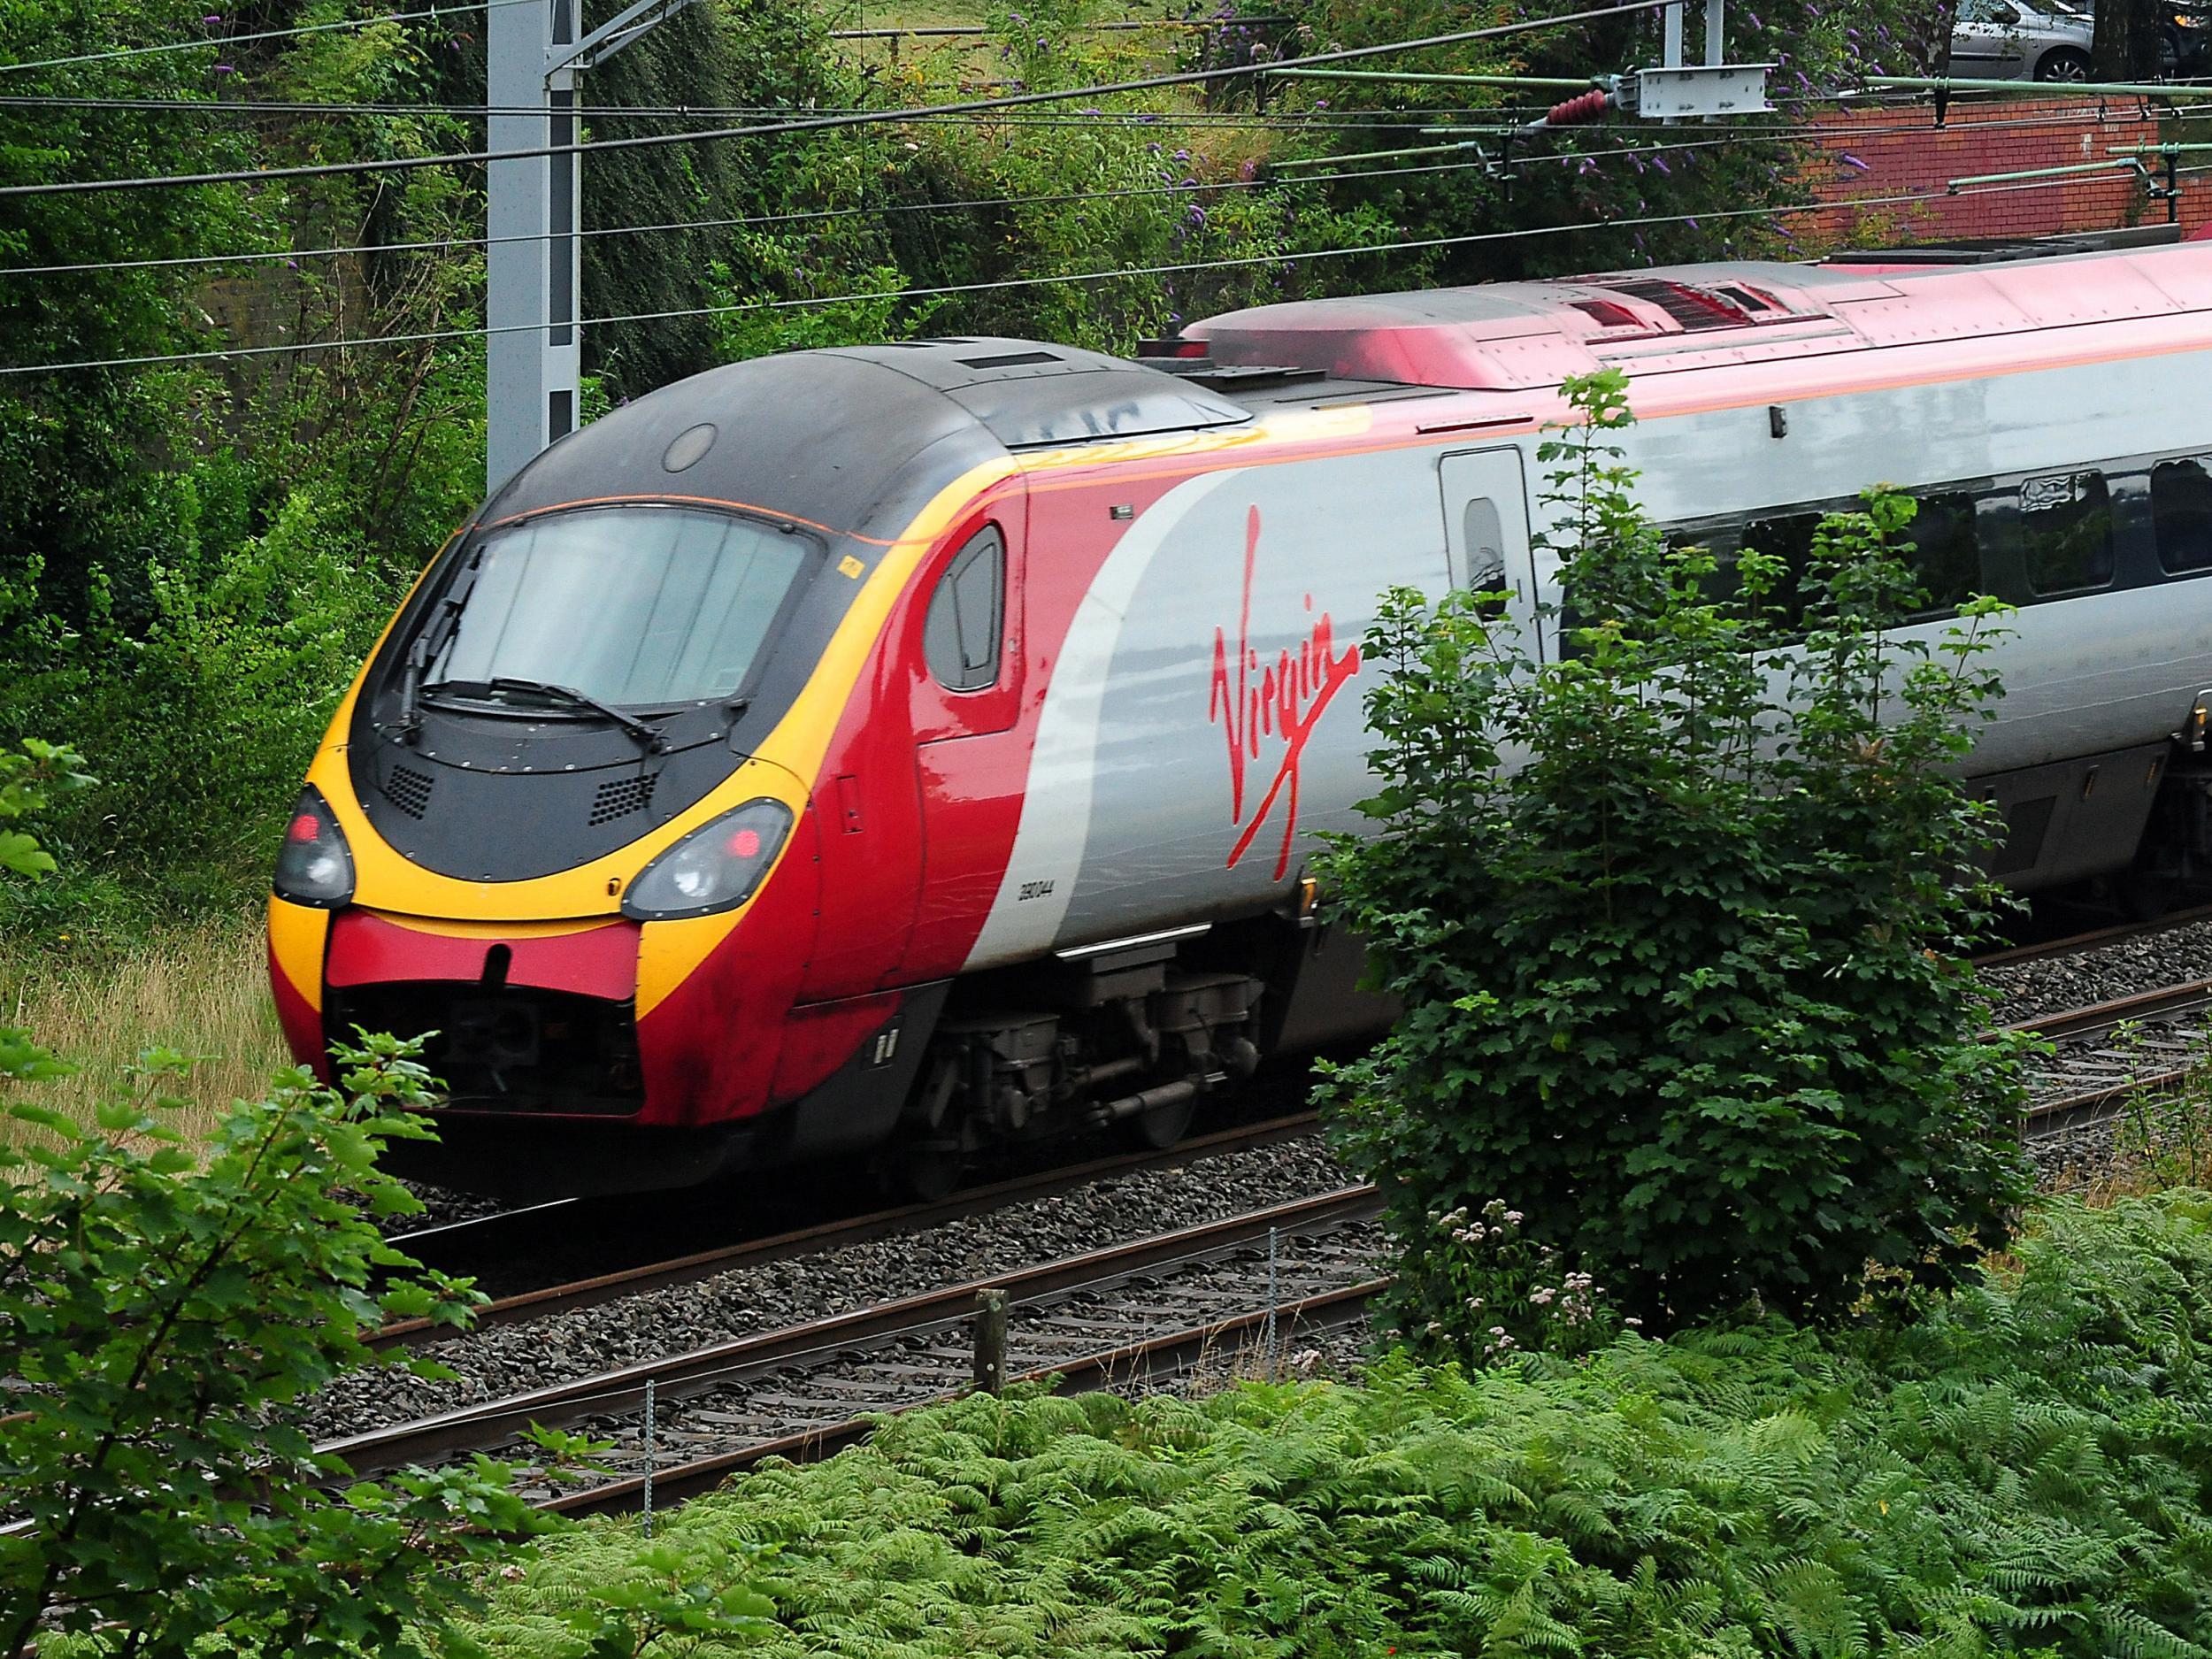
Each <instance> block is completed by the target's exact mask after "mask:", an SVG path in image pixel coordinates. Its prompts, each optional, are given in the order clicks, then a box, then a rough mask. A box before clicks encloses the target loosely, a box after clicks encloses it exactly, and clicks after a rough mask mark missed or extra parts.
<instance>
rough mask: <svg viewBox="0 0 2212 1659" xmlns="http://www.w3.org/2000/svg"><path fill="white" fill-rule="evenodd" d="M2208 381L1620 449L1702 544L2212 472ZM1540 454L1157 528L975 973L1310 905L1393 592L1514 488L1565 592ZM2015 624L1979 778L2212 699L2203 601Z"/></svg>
mask: <svg viewBox="0 0 2212 1659" xmlns="http://www.w3.org/2000/svg"><path fill="white" fill-rule="evenodd" d="M2208 377H2212V353H2208V352H2193V353H2176V354H2174V355H2173V356H2170V357H2164V358H2154V359H2147V360H2146V359H2135V360H2132V361H2126V362H2120V363H2106V364H2093V365H2078V366H2071V367H2063V368H2055V369H2048V370H2040V371H2036V372H2032V373H2014V374H2008V375H2001V376H1997V377H1994V378H1988V379H1978V380H1955V381H1948V382H1935V383H1931V384H1925V385H1917V386H1909V387H1902V388H1893V389H1887V390H1879V391H1871V392H1855V393H1850V394H1844V395H1838V396H1825V397H1818V398H1808V399H1806V400H1803V401H1801V402H1794V403H1791V404H1790V405H1789V406H1788V423H1787V435H1786V437H1783V438H1779V439H1778V438H1776V437H1775V436H1774V435H1773V434H1772V432H1771V430H1770V421H1769V416H1768V411H1767V410H1766V409H1765V408H1764V407H1755V408H1739V409H1726V410H1720V411H1710V412H1702V413H1694V414H1685V415H1672V416H1667V417H1664V418H1661V419H1651V420H1648V421H1647V422H1645V423H1643V424H1641V425H1640V426H1636V427H1634V428H1632V429H1631V430H1630V431H1629V432H1627V433H1626V434H1623V439H1622V442H1623V447H1624V449H1626V451H1627V453H1628V457H1629V458H1630V460H1631V461H1632V464H1633V465H1636V466H1637V467H1639V468H1640V469H1641V471H1642V473H1643V480H1642V485H1641V490H1640V498H1641V502H1642V504H1643V506H1644V509H1645V511H1647V513H1648V514H1649V515H1650V516H1651V517H1652V518H1655V519H1657V520H1659V521H1662V522H1667V521H1673V520H1683V519H1694V518H1704V517H1709V516H1713V515H1719V514H1730V513H1738V514H1741V513H1748V512H1751V511H1755V510H1760V509H1771V508H1774V507H1777V506H1779V505H1784V504H1787V503H1799V502H1808V501H1816V500H1820V499H1823V498H1830V497H1841V496H1848V495H1855V493H1856V492H1857V491H1859V490H1860V489H1862V488H1864V487H1866V486H1867V485H1869V484H1871V483H1875V482H1893V483H1896V484H1900V485H1908V486H1909V485H1919V484H1927V483H1940V482H1947V481H1952V480H1971V479H1976V478H1982V477H1987V476H1991V475H2001V474H2004V473H2008V472H2022V471H2031V472H2032V471H2036V470H2039V469H2045V468H2048V469H2052V470H2060V469H2064V468H2067V467H2070V466H2089V465H2096V464H2098V463H2100V462H2102V461H2105V460H2108V459H2116V458H2119V457H2129V456H2135V455H2141V454H2146V453H2162V454H2176V453H2183V452H2186V451H2189V450H2192V449H2204V450H2212V400H2207V399H2205V398H2204V397H2203V396H2201V388H2202V387H2203V386H2204V385H2205V384H2206V381H2207V380H2208ZM1539 442H1540V440H1539V439H1538V438H1537V437H1535V436H1532V435H1530V436H1521V437H1517V438H1513V439H1509V440H1496V441H1492V442H1470V441H1469V437H1468V434H1464V433H1462V434H1457V441H1456V442H1453V441H1451V440H1450V439H1449V438H1440V440H1439V441H1438V442H1436V444H1435V446H1434V447H1433V448H1386V449H1375V450H1371V451H1369V452H1365V453H1361V454H1356V455H1350V456H1340V457H1327V458H1323V459H1317V460H1313V461H1300V462H1292V463H1286V464H1279V465H1269V466H1238V465H1228V464H1225V465H1224V466H1223V468H1222V469H1221V470H1219V471H1216V472H1208V473H1205V474H1202V475H1201V476H1199V477H1196V478H1193V479H1189V480H1186V481H1184V482H1183V483H1181V484H1179V485H1178V486H1176V487H1175V488H1173V489H1171V490H1170V491H1169V492H1168V493H1167V494H1166V495H1164V497H1162V498H1161V499H1160V500H1159V501H1158V502H1156V503H1155V504H1153V505H1152V506H1151V507H1149V508H1148V509H1147V510H1146V511H1144V512H1142V513H1141V515H1140V516H1139V517H1138V518H1137V520H1136V522H1135V523H1133V525H1132V526H1130V528H1129V529H1128V530H1127V531H1126V532H1125V534H1124V535H1123V537H1122V539H1121V541H1120V542H1119V543H1118V545H1117V546H1116V547H1115V548H1114V549H1113V550H1112V552H1111V553H1110V555H1109V556H1108V557H1107V560H1106V562H1105V565H1104V566H1103V568H1102V571H1101V572H1100V575H1099V577H1098V580H1097V581H1096V582H1095V583H1094V587H1093V589H1092V591H1091V593H1090V595H1089V596H1088V597H1087V599H1086V600H1085V602H1084V603H1083V605H1082V608H1081V611H1080V612H1079V615H1078V617H1077V618H1076V620H1075V622H1074V624H1073V626H1071V631H1070V634H1069V637H1068V639H1067V641H1065V643H1064V647H1063V649H1062V650H1061V653H1060V656H1059V658H1058V660H1057V661H1056V663H1055V664H1053V666H1052V674H1051V680H1050V683H1049V685H1048V688H1047V691H1046V695H1045V700H1044V707H1043V710H1042V714H1041V725H1040V729H1039V735H1038V741H1037V744H1036V749H1035V753H1034V757H1033V762H1032V765H1031V770H1030V773H1029V779H1028V790H1027V795H1026V800H1025V807H1024V810H1023V815H1022V818H1021V822H1020V826H1019V829H1018V833H1017V836H1016V841H1015V845H1014V849H1013V853H1012V856H1011V858H1010V862H1009V865H1008V869H1007V872H1006V875H1005V879H1004V883H1003V885H1002V889H1001V892H1000V895H999V897H998V900H997V902H996V903H995V906H994V908H993V910H992V913H991V915H990V918H989V920H988V921H987V924H986V926H985V927H984V929H983V931H982V933H981V935H980V937H979V940H978V941H977V944H976V946H975V949H974V950H973V952H972V955H971V956H970V958H969V962H968V964H967V965H968V966H969V967H970V968H982V967H987V966H992V965H997V964H1007V963H1012V962H1018V961H1022V960H1025V959H1027V958H1029V957H1033V956H1038V955H1040V954H1041V953H1043V952H1044V951H1047V950H1048V949H1056V948H1067V947H1071V946H1078V945H1083V944H1087V943H1091V942H1094V941H1101V940H1108V939H1114V938H1118V937H1121V936H1124V935H1129V934H1136V933H1145V932H1148V931H1151V930H1154V929H1157V928H1160V927H1164V926H1172V925H1176V924H1179V923H1184V922H1188V921H1191V920H1193V919H1197V918H1221V917H1228V916H1235V915H1246V914H1252V913H1255V912H1257V911H1259V910H1264V909H1265V908H1267V907H1268V906H1269V905H1270V904H1272V903H1276V902H1281V901H1283V900H1284V899H1286V897H1287V896H1288V895H1290V893H1291V892H1292V890H1293V888H1294V885H1295V883H1296V881H1297V879H1298V877H1299V876H1300V875H1301V874H1302V872H1304V870H1305V868H1306V866H1307V864H1308V863H1309V861H1310V857H1311V855H1312V851H1313V849H1314V846H1315V842H1314V840H1313V837H1314V835H1315V833H1317V832H1320V831H1347V832H1353V833H1357V832H1360V831H1362V830H1363V829H1364V828H1365V827H1366V826H1367V820H1366V819H1365V818H1363V817H1362V816H1361V815H1360V814H1359V813H1358V812H1357V811H1356V810H1355V803H1357V802H1358V801H1360V800H1362V799H1363V798H1364V797H1365V796H1367V795H1370V794H1371V793H1372V788H1373V783H1374V780H1373V778H1372V776H1371V773H1370V771H1369V768H1368V765H1367V760H1366V755H1367V750H1368V749H1369V747H1370V743H1371V739H1370V736H1369V734H1368V733H1367V731H1366V730H1365V727H1364V725H1363V713H1362V698H1363V693H1364V692H1365V691H1366V689H1367V688H1368V687H1369V686H1370V685H1371V683H1372V680H1373V677H1374V673H1375V669H1374V667H1373V665H1372V664H1367V663H1365V662H1363V661H1362V662H1357V663H1356V664H1355V663H1354V661H1353V658H1352V657H1351V655H1350V654H1351V653H1353V652H1355V651H1356V648H1357V647H1358V645H1359V642H1360V641H1361V639H1362V637H1363V634H1364V633H1365V631H1366V629H1367V627H1368V626H1369V625H1370V624H1371V621H1372V619H1373V616H1374V611H1375V603H1376V599H1377V596H1378V595H1379V593H1380V592H1381V591H1382V590H1383V589H1385V588H1388V587H1391V586H1393V585H1396V584H1405V585H1409V586H1413V587H1417V588H1421V589H1422V590H1423V591H1425V592H1426V593H1428V594H1430V595H1437V594H1440V593H1441V592H1443V591H1445V590H1446V589H1447V588H1448V587H1449V586H1450V584H1451V583H1452V581H1453V580H1454V578H1455V572H1466V571H1467V570H1468V569H1469V568H1470V565H1471V561H1472V562H1473V564H1474V565H1475V566H1476V567H1477V568H1479V563H1480V561H1479V551H1478V550H1476V549H1471V548H1470V547H1468V546H1467V545H1466V542H1467V539H1468V537H1469V536H1470V535H1471V534H1475V535H1478V536H1479V534H1481V529H1482V526H1485V525H1487V524H1489V523H1491V522H1492V520H1491V519H1490V518H1489V517H1488V516H1487V515H1486V514H1477V515H1475V516H1474V517H1472V518H1470V517H1469V516H1468V515H1467V514H1466V512H1465V511H1464V508H1465V504H1466V501H1467V499H1468V497H1469V495H1471V492H1472V491H1474V490H1476V489H1478V488H1488V489H1491V490H1494V491H1495V492H1496V495H1495V504H1496V506H1497V508H1498V518H1497V520H1496V522H1497V523H1499V524H1500V525H1502V526H1503V534H1504V535H1505V538H1506V540H1507V541H1509V543H1511V545H1509V546H1508V547H1506V548H1505V549H1502V552H1503V555H1504V560H1503V562H1504V565H1505V569H1506V572H1507V575H1508V577H1509V580H1510V583H1511V585H1512V586H1513V587H1514V588H1516V589H1517V590H1518V589H1520V588H1521V587H1522V585H1523V584H1524V583H1526V584H1527V587H1528V590H1529V591H1530V592H1534V593H1542V594H1544V595H1546V596H1548V597H1555V596H1556V595H1555V593H1553V592H1552V591H1551V586H1552V578H1553V576H1554V574H1555V572H1552V571H1550V570H1548V569H1543V568H1540V567H1538V566H1537V565H1535V564H1534V563H1533V561H1532V554H1531V551H1530V548H1529V543H1528V518H1529V516H1530V515H1531V514H1532V513H1540V511H1541V506H1540V503H1534V502H1532V501H1529V500H1527V499H1525V498H1522V499H1514V498H1513V497H1512V495H1511V485H1510V482H1509V480H1511V479H1512V478H1513V477H1514V475H1515V474H1514V469H1513V462H1514V460H1515V458H1516V457H1515V456H1513V455H1512V454H1509V453H1505V452H1507V451H1517V460H1518V467H1519V474H1518V475H1519V476H1520V477H1521V478H1523V479H1525V480H1528V481H1529V482H1530V483H1534V482H1535V480H1540V478H1541V476H1542V468H1541V466H1540V464H1539V463H1538V461H1537V459H1536V453H1535V452H1536V449H1537V446H1538V443H1539ZM1484 457H1486V458H1484ZM1526 597H1527V594H1523V595H1522V598H1523V601H1524V605H1523V608H1524V609H1525V599H1526ZM2009 626H2010V627H2011V629H2012V630H2013V636H2012V637H2011V638H2009V639H2008V640H2007V641H2004V642H2003V643H2002V644H2001V646H2000V647H1999V648H1998V649H1997V651H1996V652H1995V653H1994V654H1993V657H1990V658H1987V659H1985V660H1986V661H1988V662H1989V663H1991V664H1992V665H1993V666H1994V667H1996V668H1997V670H1998V671H1999V672H2000V673H2001V676H2002V679H2003V681H2004V684H2005V686H2006V688H2007V695H2006V697H2005V700H2004V702H2003V703H2002V704H2001V709H2000V711H1999V718H1998V719H1997V720H1996V721H1995V723H1994V724H1993V725H1992V726H1989V727H1987V728H1985V731H1984V733H1982V735H1981V736H1980V738H1979V740H1978V748H1977V749H1976V752H1975V756H1974V759H1973V763H1972V765H1971V768H1970V770H1971V771H1972V772H1974V773H1975V774H1976V775H1985V774H1992V773H1999V772H2014V771H2017V770H2020V769H2023V768H2029V767H2035V766H2040V765H2044V764H2049V763H2052V762H2057V761H2062V760H2067V759H2070V758H2076V757H2084V756H2089V755H2094V754H2100V753H2105V752H2109V751H2118V750H2124V749H2132V748H2135V747H2137V746H2140V745H2144V744H2148V743H2155V742H2158V741H2162V740H2163V739H2164V738H2165V736H2166V735H2167V734H2168V733H2171V732H2173V731H2174V730H2176V729H2177V726H2180V725H2181V724H2182V722H2183V720H2184V718H2185V716H2186V714H2187V712H2188V710H2189V708H2190V706H2191V703H2192V702H2193V698H2194V697H2195V695H2196V694H2197V692H2198V691H2199V690H2200V688H2202V687H2207V686H2212V583H2200V582H2198V581H2195V580H2173V581H2170V582H2168V583H2166V584H2163V585H2162V586H2156V587H2149V588H2136V589H2132V590H2123V591H2116V592H2109V593H2101V594H2094V595H2085V596H2082V597H2079V598H2074V599H2067V600H2061V601H2056V602H2049V603H2039V604H2036V605H2033V606H2031V607H2028V608H2025V609H2024V610H2022V611H2020V613H2019V614H2018V615H2017V616H2016V617H2015V618H2012V619H2011V621H2010V623H2009ZM1916 632H1917V633H1919V634H1923V635H1924V636H1926V637H1930V638H1933V637H1935V636H1936V635H1938V634H1939V633H1940V632H1941V625H1931V626H1927V627H1924V628H1922V629H1919V630H1916ZM1240 648H1241V649H1240ZM1285 664H1288V665H1289V668H1288V676H1289V677H1288V682H1287V683H1288V688H1287V689H1285V688H1284V687H1283V686H1282V685H1280V684H1279V683H1278V681H1279V680H1280V679H1281V677H1282V672H1283V670H1284V665H1285ZM1271 671H1272V675H1271ZM1236 750H1240V751H1241V760H1240V761H1239V760H1238V759H1236V758H1234V757H1233V751H1236ZM1293 792H1294V794H1295V803H1293V801H1292V799H1291V796H1292V794H1293ZM1293 804H1294V807H1295V810H1294V812H1293ZM1286 837H1287V840H1286ZM1039 882H1050V883H1051V884H1052V886H1051V889H1050V893H1051V896H1050V898H1049V900H1048V901H1045V902H1039V901H1036V900H1034V899H1032V900H1030V901H1028V902H1023V901H1020V900H1019V898H1018V895H1019V894H1020V893H1021V892H1022V891H1023V890H1024V889H1025V887H1028V888H1029V890H1031V891H1032V892H1033V891H1034V890H1035V886H1034V884H1037V883H1039Z"/></svg>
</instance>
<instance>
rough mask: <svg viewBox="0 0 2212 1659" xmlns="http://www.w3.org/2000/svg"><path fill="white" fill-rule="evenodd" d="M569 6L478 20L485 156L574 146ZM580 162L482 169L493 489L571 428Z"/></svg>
mask: <svg viewBox="0 0 2212 1659" xmlns="http://www.w3.org/2000/svg"><path fill="white" fill-rule="evenodd" d="M577 4H578V0H541V3H540V4H534V5H503V6H495V7H494V8H493V9H492V10H491V11H490V12H488V14H487V15H486V19H485V29H484V41H485V64H486V70H487V73H486V90H487V91H488V94H489V102H490V104H491V105H492V107H493V108H495V109H508V110H512V109H522V110H526V111H529V113H527V114H508V115H494V116H492V117H490V118H489V119H488V122H487V128H488V130H487V134H486V137H487V141H488V142H487V143H486V146H485V147H486V148H487V149H488V150H531V149H543V148H545V147H547V146H549V145H554V144H572V143H574V142H576V140H577V127H576V113H575V106H576V70H575V68H574V67H573V65H572V62H570V61H567V60H564V61H562V62H561V64H560V66H559V67H558V68H555V69H551V70H549V68H548V65H549V62H552V61H553V60H555V59H556V58H560V57H561V55H562V54H561V49H563V48H571V49H572V47H573V44H574V42H575V40H576V9H577ZM578 161H579V157H575V156H572V155H569V156H537V157H528V158H526V159H524V160H519V161H495V162H491V163H489V164H488V165H487V166H486V168H485V177H486V191H487V211H486V219H487V221H488V222H487V225H486V229H487V230H488V233H489V234H490V235H491V237H492V242H491V245H490V246H489V247H488V248H487V249H486V250H485V256H484V257H485V288H486V294H485V319H484V320H485V321H486V322H487V323H488V325H490V326H491V327H492V328H493V329H494V330H495V331H496V330H500V329H506V330H509V331H511V332H508V333H504V334H502V333H497V332H495V333H493V334H491V336H490V337H489V338H488V340H487V341H486V342H485V351H486V357H487V362H486V365H485V367H486V378H485V387H484V396H485V415H486V417H487V421H488V426H487V431H486V437H485V456H484V459H485V466H484V481H485V486H486V489H487V492H488V493H489V492H490V491H495V490H496V489H498V488H499V487H500V486H501V485H502V484H504V483H505V482H506V481H507V480H509V479H511V478H512V477H513V476H514V475H515V474H516V473H517V472H520V471H521V470H522V469H523V467H524V466H526V465H528V463H529V462H530V460H531V459H532V457H534V456H536V455H537V453H538V452H539V451H540V450H541V449H544V448H545V447H546V445H548V444H549V443H551V442H554V441H555V440H556V439H558V438H562V437H565V436H566V435H567V434H569V433H570V432H571V431H572V430H573V428H574V427H575V425H576V393H577V376H578V367H579V362H580V352H579V348H578V342H577V327H576V320H577V289H578V281H577V275H578V261H579V259H580V244H579V242H578V240H577V236H576V228H577V220H578V218H579V214H580V206H581V203H582V199H583V195H582V191H583V170H582V168H581V167H580V166H579V165H578Z"/></svg>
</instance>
